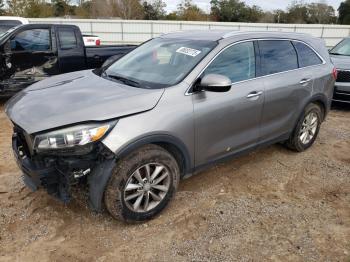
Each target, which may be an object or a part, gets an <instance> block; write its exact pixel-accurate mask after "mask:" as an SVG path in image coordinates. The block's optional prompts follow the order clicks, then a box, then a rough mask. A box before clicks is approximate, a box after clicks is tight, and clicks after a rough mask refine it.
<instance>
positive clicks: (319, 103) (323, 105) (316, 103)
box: [312, 100, 326, 121]
mask: <svg viewBox="0 0 350 262" xmlns="http://www.w3.org/2000/svg"><path fill="white" fill-rule="evenodd" d="M312 103H314V104H315V105H318V106H319V107H320V108H321V111H322V121H323V120H324V119H325V117H326V105H325V104H324V102H323V101H321V100H315V101H312Z"/></svg>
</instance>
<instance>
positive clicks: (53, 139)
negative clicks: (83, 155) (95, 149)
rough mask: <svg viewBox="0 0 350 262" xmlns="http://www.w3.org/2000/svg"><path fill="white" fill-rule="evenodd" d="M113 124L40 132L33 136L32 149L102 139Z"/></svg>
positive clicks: (67, 145)
mask: <svg viewBox="0 0 350 262" xmlns="http://www.w3.org/2000/svg"><path fill="white" fill-rule="evenodd" d="M114 125H115V123H113V124H111V123H107V124H106V123H105V124H100V125H98V124H95V125H94V124H92V125H79V126H74V127H69V128H64V129H61V130H56V131H52V132H49V133H44V134H40V135H37V136H35V139H34V149H36V150H38V151H42V150H55V149H66V148H71V147H76V146H84V145H86V144H89V143H92V142H96V141H99V140H100V139H102V138H103V137H104V136H105V135H106V134H107V133H108V131H110V130H111V129H112V128H113V127H114Z"/></svg>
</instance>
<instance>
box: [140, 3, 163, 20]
mask: <svg viewBox="0 0 350 262" xmlns="http://www.w3.org/2000/svg"><path fill="white" fill-rule="evenodd" d="M165 7H166V3H164V2H163V1H162V0H154V1H152V2H149V1H144V2H143V11H144V13H145V15H144V19H146V20H160V19H162V18H164V17H165V16H166V11H165Z"/></svg>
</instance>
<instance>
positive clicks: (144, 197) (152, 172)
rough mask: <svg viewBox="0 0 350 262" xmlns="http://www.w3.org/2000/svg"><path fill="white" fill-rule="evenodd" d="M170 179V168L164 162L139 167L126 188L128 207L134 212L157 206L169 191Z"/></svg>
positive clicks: (125, 197)
mask: <svg viewBox="0 0 350 262" xmlns="http://www.w3.org/2000/svg"><path fill="white" fill-rule="evenodd" d="M170 181H171V179H170V173H169V170H168V169H167V168H166V167H165V166H164V165H162V164H158V163H150V164H146V165H143V166H141V167H139V168H138V169H137V170H136V171H135V172H134V173H133V174H132V175H131V176H130V178H129V179H128V181H127V183H126V187H125V189H124V200H125V203H126V205H127V207H128V208H129V209H130V210H132V211H134V212H147V211H149V210H151V209H153V208H155V207H156V206H157V205H158V204H159V203H160V202H161V201H162V200H163V199H164V197H165V196H166V194H167V192H168V191H169V187H170Z"/></svg>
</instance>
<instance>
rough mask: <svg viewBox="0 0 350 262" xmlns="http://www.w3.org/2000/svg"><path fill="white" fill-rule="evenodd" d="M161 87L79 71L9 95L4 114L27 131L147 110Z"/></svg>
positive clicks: (111, 117)
mask: <svg viewBox="0 0 350 262" xmlns="http://www.w3.org/2000/svg"><path fill="white" fill-rule="evenodd" d="M163 92H164V89H142V88H136V87H131V86H126V85H123V84H119V83H116V82H114V81H110V80H107V79H104V78H102V77H99V76H97V75H96V74H94V73H93V72H92V71H91V70H87V71H80V72H75V73H70V74H65V75H60V76H55V77H52V78H49V79H47V80H44V81H41V82H38V83H36V84H34V85H32V86H30V87H28V88H27V89H25V90H23V91H22V92H20V93H19V94H17V95H16V96H15V97H13V98H12V99H11V100H10V101H9V102H8V103H7V106H6V113H7V115H8V117H9V118H10V119H11V120H12V121H13V122H14V123H15V124H16V125H18V126H20V127H21V128H23V129H24V130H25V131H26V132H27V133H29V134H33V133H36V132H40V131H45V130H48V129H53V128H57V127H61V126H66V125H72V124H77V123H81V122H88V121H105V120H110V119H115V118H119V117H122V116H126V115H131V114H136V113H140V112H144V111H147V110H151V109H152V108H154V107H155V106H156V104H157V103H158V101H159V99H160V98H161V96H162V94H163Z"/></svg>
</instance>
